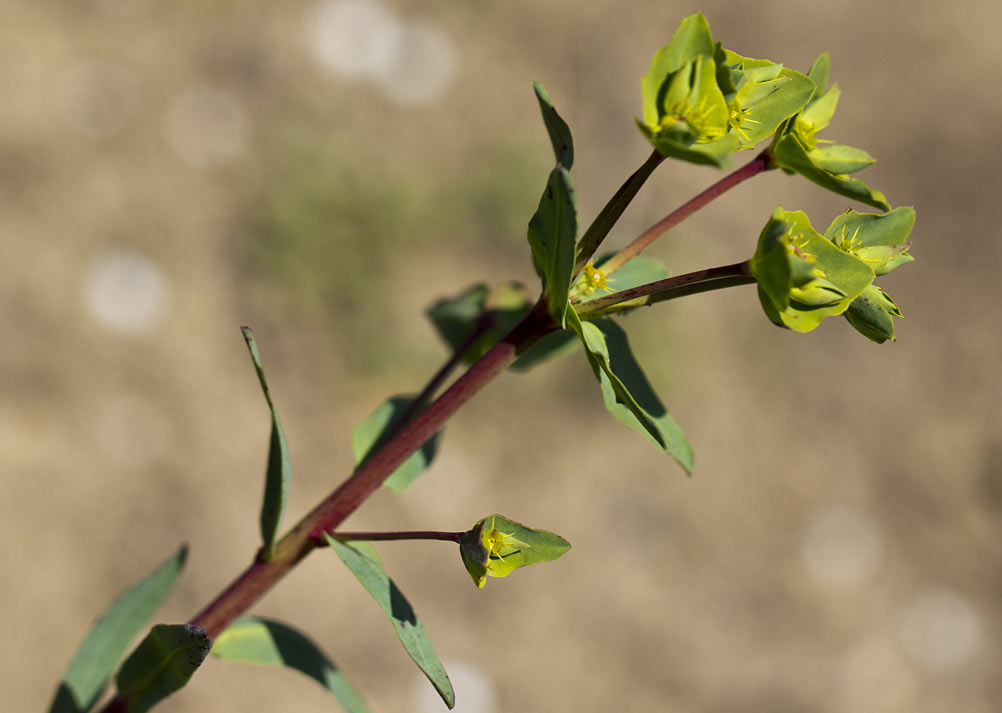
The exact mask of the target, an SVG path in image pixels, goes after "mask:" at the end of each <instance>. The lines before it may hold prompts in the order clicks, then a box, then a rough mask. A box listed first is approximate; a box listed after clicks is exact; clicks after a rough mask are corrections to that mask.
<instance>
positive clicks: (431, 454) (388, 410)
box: [351, 394, 442, 493]
mask: <svg viewBox="0 0 1002 713" xmlns="http://www.w3.org/2000/svg"><path fill="white" fill-rule="evenodd" d="M414 398H415V396H414V395H411V394H399V395H397V396H391V397H390V398H389V399H387V400H386V401H385V402H384V403H383V404H382V405H381V406H380V407H379V408H377V409H376V410H375V411H373V412H372V413H371V414H369V416H368V417H367V418H366V419H365V420H364V421H362V423H360V424H358V425H357V426H356V427H355V430H354V431H352V433H351V450H352V453H353V454H354V455H355V465H356V466H357V465H360V464H361V463H362V461H364V460H365V459H366V458H368V457H369V454H370V453H371V452H372V451H373V449H375V448H377V447H379V446H380V445H382V444H383V443H385V442H386V440H387V439H388V438H389V437H391V436H392V435H393V434H394V433H395V432H396V429H397V426H398V425H399V424H400V420H401V419H402V418H403V417H404V416H405V415H406V414H407V410H408V409H409V408H410V406H411V404H412V403H414ZM441 433H442V432H441V431H439V432H438V433H436V434H435V435H434V436H432V437H431V438H430V439H428V440H427V441H426V442H425V443H424V445H422V446H421V447H420V448H419V449H418V450H416V451H415V452H414V453H412V454H411V455H410V456H409V457H408V458H407V460H405V461H404V462H403V463H401V464H400V465H399V466H397V469H396V470H394V471H393V472H392V473H391V474H390V475H389V477H387V478H386V480H384V481H383V485H385V486H386V487H388V488H389V489H390V490H392V491H394V492H397V493H401V492H403V491H404V490H406V489H407V488H408V487H409V486H410V484H411V483H413V482H414V481H415V480H417V479H418V477H420V476H421V474H422V473H424V472H425V471H426V470H428V467H429V466H430V465H431V462H432V461H433V460H434V459H435V454H436V453H437V452H438V439H439V437H440V436H441Z"/></svg>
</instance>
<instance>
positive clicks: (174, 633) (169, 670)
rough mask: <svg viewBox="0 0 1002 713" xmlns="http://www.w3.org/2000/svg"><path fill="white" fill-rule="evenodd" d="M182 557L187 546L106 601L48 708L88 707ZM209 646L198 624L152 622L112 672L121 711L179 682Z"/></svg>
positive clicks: (151, 700)
mask: <svg viewBox="0 0 1002 713" xmlns="http://www.w3.org/2000/svg"><path fill="white" fill-rule="evenodd" d="M187 556H188V548H187V547H181V548H180V549H179V550H178V551H177V553H176V554H175V555H174V556H172V557H171V558H170V559H168V560H167V561H166V562H164V563H163V564H162V565H160V566H159V567H158V568H157V569H155V570H154V571H153V572H151V573H150V574H149V575H147V576H146V577H144V578H143V579H141V580H140V581H139V582H137V583H136V584H134V585H132V586H131V587H130V588H129V589H128V590H126V591H125V592H124V593H123V594H122V595H121V596H119V597H118V598H117V599H115V601H114V602H112V604H111V606H109V607H108V609H107V610H106V611H105V612H104V613H103V614H102V615H101V617H100V618H99V619H98V621H97V623H96V624H95V625H94V627H93V628H92V629H91V630H90V631H89V632H88V634H87V637H86V638H85V639H84V641H83V643H81V645H80V647H79V648H78V649H77V651H76V653H75V654H74V656H73V660H72V662H71V663H70V666H69V668H68V669H67V671H66V674H65V675H64V676H63V680H62V681H61V682H60V685H59V689H58V690H57V691H56V696H55V698H54V700H53V701H52V704H51V705H50V706H49V713H87V712H88V711H90V710H91V709H93V707H94V705H95V704H96V703H97V701H98V699H99V698H100V696H101V694H102V693H103V692H104V690H105V689H106V688H107V686H108V682H109V681H110V680H111V674H112V672H113V671H114V670H115V667H116V666H118V663H119V661H120V660H121V659H122V656H123V655H124V654H125V652H126V650H128V647H129V644H131V643H132V641H133V639H134V638H135V636H136V634H138V633H139V631H140V630H141V629H142V628H143V626H144V625H145V624H146V622H147V621H148V620H149V619H150V617H151V616H153V613H154V612H155V611H156V610H157V609H159V608H160V606H161V604H163V602H164V600H165V599H166V598H167V595H168V594H169V593H170V590H171V589H172V588H173V586H174V583H175V582H176V581H177V578H178V576H179V575H180V574H181V570H182V569H183V568H184V563H185V560H186V559H187ZM210 645H211V640H210V639H209V637H208V635H207V634H206V633H205V631H204V630H203V629H199V628H198V627H193V626H189V625H177V626H169V625H165V624H159V625H157V626H155V627H153V629H152V630H151V631H150V633H149V634H148V635H147V636H146V638H145V639H143V641H142V642H141V643H140V644H139V646H138V647H137V648H136V649H135V650H134V651H133V652H132V654H130V655H129V657H128V658H126V659H125V662H124V663H123V664H122V666H121V668H120V670H119V672H118V675H117V676H116V686H117V688H118V695H119V697H120V698H121V699H122V701H123V702H124V704H125V710H127V711H129V712H130V713H142V712H143V711H146V710H148V709H149V708H150V707H152V706H153V705H154V704H155V703H157V702H158V701H160V700H161V699H163V698H165V697H166V696H168V695H169V694H170V693H172V692H174V691H175V690H177V689H178V688H181V687H182V686H184V685H185V683H187V681H188V679H189V678H190V677H191V674H192V673H194V671H195V669H197V668H198V666H199V665H200V664H201V663H202V660H203V659H204V658H205V655H206V654H207V653H208V650H209V646H210Z"/></svg>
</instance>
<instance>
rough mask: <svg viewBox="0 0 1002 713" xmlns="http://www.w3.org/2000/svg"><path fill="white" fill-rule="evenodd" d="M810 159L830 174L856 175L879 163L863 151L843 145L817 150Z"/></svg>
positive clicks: (812, 152) (832, 145)
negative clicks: (857, 172)
mask: <svg viewBox="0 0 1002 713" xmlns="http://www.w3.org/2000/svg"><path fill="white" fill-rule="evenodd" d="M810 157H811V158H812V159H813V160H814V163H815V164H816V165H817V166H818V167H819V168H822V169H824V170H825V171H828V172H829V173H844V174H847V173H855V172H856V171H859V170H862V169H864V168H866V167H867V166H872V165H873V164H875V163H876V162H877V159H875V158H873V156H871V155H870V154H868V153H867V152H866V151H864V150H863V149H857V148H854V147H852V146H842V145H841V144H831V145H830V146H822V147H821V148H816V149H814V150H813V151H811V153H810Z"/></svg>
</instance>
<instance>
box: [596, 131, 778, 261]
mask: <svg viewBox="0 0 1002 713" xmlns="http://www.w3.org/2000/svg"><path fill="white" fill-rule="evenodd" d="M771 160H772V158H771V156H770V154H769V152H768V151H763V152H762V153H760V154H759V155H758V156H756V157H755V158H754V159H752V160H751V161H749V162H748V163H747V164H745V165H744V166H742V167H741V168H739V169H737V170H736V171H732V172H731V173H729V174H727V175H726V176H724V177H723V178H721V179H720V180H719V181H717V182H716V183H714V184H713V185H712V186H710V187H709V188H707V189H706V190H705V191H703V192H702V193H700V194H699V195H697V196H696V197H694V198H692V199H691V200H689V201H688V202H686V203H684V204H682V205H681V206H679V207H678V208H676V209H675V210H674V211H672V212H671V213H669V214H668V215H666V216H665V217H664V218H662V219H661V220H659V221H658V222H657V223H655V224H654V225H652V226H651V227H650V228H648V229H647V231H646V232H644V233H643V234H642V235H640V236H639V237H638V238H637V239H636V240H634V241H633V242H632V243H630V244H629V245H627V246H626V247H625V248H623V249H622V250H620V251H619V252H618V253H616V254H615V255H613V256H612V257H611V258H609V259H608V260H607V261H606V262H604V263H603V264H602V272H604V273H605V274H606V275H610V274H612V273H613V272H615V271H616V270H618V269H619V268H621V267H622V266H623V265H625V264H626V263H627V262H629V261H630V260H632V259H633V258H635V257H636V256H637V255H639V254H640V253H642V252H643V251H644V250H646V249H647V248H648V247H650V245H651V243H653V242H654V241H655V240H657V239H658V238H660V237H661V236H662V235H664V234H665V233H667V232H668V231H669V230H671V229H672V228H674V227H675V226H676V225H678V224H679V223H681V222H682V221H683V220H685V219H686V218H688V217H689V216H690V215H692V214H693V213H695V212H696V211H697V210H699V209H700V208H702V207H703V206H705V205H706V204H707V203H709V202H710V201H712V200H713V199H714V198H718V197H719V196H721V195H723V194H724V193H726V192H727V191H729V190H730V189H732V188H734V187H735V186H736V185H738V184H739V183H741V182H743V181H746V180H748V179H749V178H751V177H752V176H754V175H755V174H757V173H761V172H762V171H765V170H766V169H768V168H769V167H770V163H771Z"/></svg>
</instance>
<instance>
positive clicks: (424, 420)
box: [190, 301, 558, 637]
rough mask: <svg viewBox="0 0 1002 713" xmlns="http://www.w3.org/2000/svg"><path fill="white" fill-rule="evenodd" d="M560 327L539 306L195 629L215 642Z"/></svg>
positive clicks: (224, 596)
mask: <svg viewBox="0 0 1002 713" xmlns="http://www.w3.org/2000/svg"><path fill="white" fill-rule="evenodd" d="M557 329H558V326H557V325H556V323H554V322H553V320H552V319H551V318H550V316H549V315H548V313H547V309H546V305H545V303H544V302H542V301H540V302H539V303H537V304H536V306H535V307H534V308H533V309H532V311H531V312H529V314H528V315H527V316H526V317H525V319H523V320H522V321H521V322H520V323H519V324H518V325H517V326H516V327H515V328H514V329H513V330H512V331H511V332H510V333H509V334H508V335H507V336H506V337H505V338H504V339H502V340H501V341H499V342H498V343H497V344H495V345H494V347H492V348H491V349H490V350H489V351H488V352H487V353H486V354H484V356H483V357H481V358H480V359H479V360H478V361H477V362H475V363H474V364H473V365H472V366H471V367H470V368H469V369H468V370H467V371H466V372H465V373H464V374H463V375H462V376H461V377H459V379H457V380H456V381H455V382H454V383H453V384H452V386H450V387H449V388H448V389H447V390H446V391H445V392H444V393H443V394H442V395H441V396H439V397H438V399H436V400H435V401H434V402H432V403H431V404H430V405H429V406H428V407H427V408H426V409H425V410H424V411H422V412H421V413H420V414H418V415H417V416H416V417H415V418H414V419H413V420H412V421H411V422H410V423H408V424H407V425H406V426H404V427H403V428H402V429H400V431H399V432H398V433H397V434H396V435H395V436H394V437H393V438H391V439H390V440H389V441H387V442H386V444H385V445H384V446H383V447H382V448H380V449H379V450H378V451H377V452H375V453H373V455H372V456H371V457H370V458H369V459H367V460H366V461H365V462H364V463H362V464H361V465H359V466H358V468H356V469H355V472H354V473H353V474H352V475H351V477H349V478H348V479H347V480H346V481H345V482H344V483H342V484H341V486H340V487H338V488H337V489H336V490H335V491H334V492H333V493H331V494H330V495H328V496H327V497H326V498H325V499H324V500H323V501H322V502H321V503H320V504H319V505H317V507H316V508H314V509H313V511H312V512H310V513H309V514H307V515H306V516H305V517H304V518H303V519H302V520H300V521H299V523H298V524H297V525H296V526H295V527H293V528H292V529H291V530H290V531H289V532H288V533H286V535H285V536H284V537H282V539H281V540H279V542H278V543H276V545H275V556H274V557H273V558H272V559H271V560H264V559H263V558H262V557H261V555H260V553H259V554H258V557H257V558H256V559H255V561H254V562H253V563H252V564H251V565H250V566H249V567H248V568H247V569H246V570H245V571H244V572H243V573H242V574H241V575H240V576H239V577H237V579H235V580H234V581H233V582H232V583H231V584H230V585H229V587H227V588H226V589H225V590H224V591H223V592H222V593H221V594H220V595H219V596H217V597H216V599H215V600H213V601H212V602H211V603H210V604H209V605H208V606H207V607H206V608H205V609H204V610H202V611H201V612H200V613H199V614H198V615H196V616H195V617H194V618H193V619H192V620H191V622H190V623H192V624H195V625H197V626H200V627H202V628H204V629H205V630H206V631H208V632H209V635H210V636H213V637H215V636H216V635H218V634H219V633H220V632H221V631H222V630H223V629H225V628H226V627H227V626H229V624H230V623H231V622H232V621H233V620H234V619H236V618H237V617H238V616H239V615H240V614H242V613H243V612H244V611H246V610H247V609H248V608H249V607H250V606H251V605H252V604H253V603H254V602H256V601H257V600H258V599H259V598H260V597H261V595H263V594H264V593H265V592H266V591H268V590H269V589H270V588H271V587H272V586H274V585H275V583H276V582H278V580H279V579H281V578H282V577H283V576H284V575H285V574H286V573H287V572H288V571H289V570H290V569H292V568H293V567H294V566H295V565H296V564H297V563H298V562H299V561H300V560H301V559H302V558H303V557H305V556H306V555H307V554H309V552H310V551H311V550H313V549H314V548H315V547H316V546H317V540H318V538H319V537H320V535H321V534H322V533H324V532H332V531H336V528H337V527H338V525H340V524H341V523H342V522H343V521H344V520H345V518H347V517H348V516H349V515H350V514H351V513H352V512H354V511H355V509H356V508H357V507H358V506H359V505H360V504H361V503H362V502H363V501H364V500H365V499H366V498H368V497H369V496H370V495H372V493H373V492H375V491H376V489H377V488H379V486H380V485H382V483H383V481H384V480H386V478H387V477H388V476H389V475H390V474H391V473H392V472H393V471H394V470H396V468H397V467H398V466H399V465H400V464H401V463H403V462H404V460H406V459H407V457H408V456H410V455H411V453H413V452H414V451H416V450H417V449H418V448H420V447H421V446H422V445H424V443H425V442H426V441H427V440H428V439H429V438H431V437H432V436H433V435H434V434H435V433H436V432H437V431H438V430H439V429H441V428H442V426H443V424H445V422H446V421H448V420H449V418H450V417H451V416H452V415H453V414H454V413H455V412H456V411H458V410H459V408H460V407H461V406H463V405H464V404H465V403H466V402H467V401H469V400H470V398H472V397H473V395H474V394H476V393H477V392H479V391H480V390H481V389H482V388H484V386H486V385H487V384H488V383H490V381H492V380H493V379H494V377H496V376H497V375H498V374H500V373H501V372H502V371H504V370H505V369H506V368H507V367H508V366H509V365H511V363H512V362H514V361H515V359H516V358H517V357H518V355H519V354H520V353H522V352H523V351H525V349H527V348H528V347H529V346H531V345H532V344H534V343H535V342H536V341H538V340H539V339H540V338H541V337H543V336H545V335H547V334H549V333H551V332H554V331H557Z"/></svg>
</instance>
